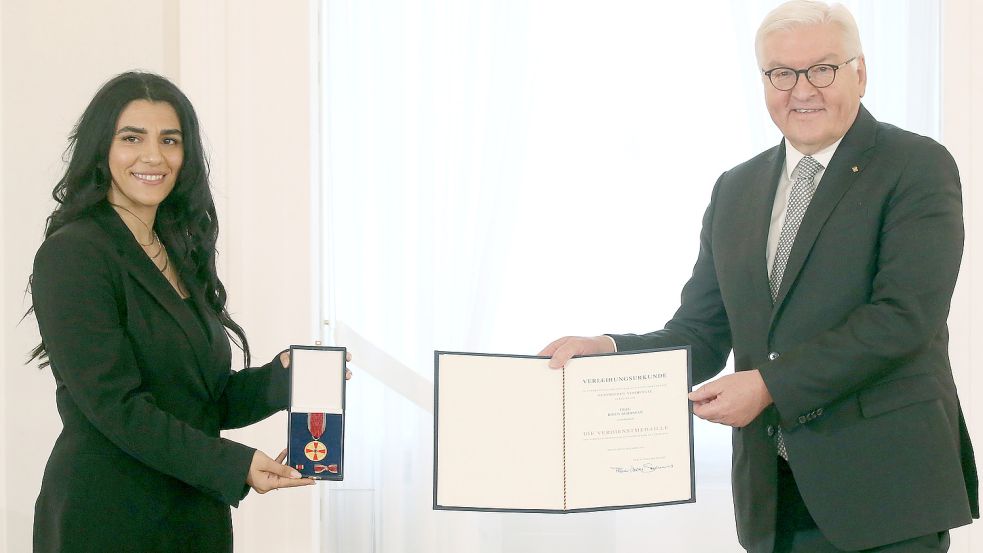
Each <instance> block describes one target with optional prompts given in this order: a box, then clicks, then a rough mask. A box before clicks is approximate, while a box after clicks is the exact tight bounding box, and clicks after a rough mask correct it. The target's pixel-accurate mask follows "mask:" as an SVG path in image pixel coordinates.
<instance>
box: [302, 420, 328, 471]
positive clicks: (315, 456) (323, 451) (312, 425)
mask: <svg viewBox="0 0 983 553" xmlns="http://www.w3.org/2000/svg"><path fill="white" fill-rule="evenodd" d="M324 426H325V417H324V413H308V414H307V429H308V430H310V431H311V437H313V438H314V441H312V442H310V443H308V444H307V445H306V446H304V455H305V456H306V457H307V458H308V459H310V460H311V461H320V460H321V459H324V458H325V457H326V456H327V455H328V448H327V447H325V445H324V444H322V443H321V442H319V441H318V439H320V438H321V434H324Z"/></svg>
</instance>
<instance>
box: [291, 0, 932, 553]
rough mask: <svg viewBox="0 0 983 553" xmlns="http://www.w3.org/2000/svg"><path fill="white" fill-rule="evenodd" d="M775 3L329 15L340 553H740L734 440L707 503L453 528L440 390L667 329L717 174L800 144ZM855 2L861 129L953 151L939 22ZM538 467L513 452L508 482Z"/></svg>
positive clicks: (535, 0)
mask: <svg viewBox="0 0 983 553" xmlns="http://www.w3.org/2000/svg"><path fill="white" fill-rule="evenodd" d="M777 3H778V2H774V1H763V0H761V1H739V0H733V1H723V0H717V1H704V2H675V3H663V2H650V1H634V2H629V1H612V2H605V3H598V2H590V3H588V2H570V1H569V0H567V1H562V0H524V1H522V0H498V1H477V0H475V1H465V0H408V1H397V0H327V1H324V2H323V3H322V4H321V5H320V8H321V10H320V11H321V13H320V16H321V17H320V29H319V32H320V40H321V45H322V50H321V56H322V57H321V63H320V72H321V75H320V84H321V89H320V91H319V93H320V111H321V116H322V121H321V133H320V137H319V138H320V144H321V158H320V163H321V166H322V174H323V182H322V197H323V198H324V205H323V206H322V217H323V220H324V221H325V222H326V226H325V233H324V236H322V237H320V238H321V243H322V248H321V251H320V253H321V258H322V261H323V267H322V270H321V272H322V274H323V277H324V278H323V281H324V286H325V289H324V290H323V293H322V297H324V298H326V302H327V303H326V304H325V305H324V306H323V309H322V311H323V312H324V313H325V314H326V318H328V319H330V320H331V321H332V322H333V324H334V325H335V328H336V329H338V330H339V335H340V336H347V337H350V339H352V340H355V337H356V336H357V338H358V340H360V341H358V342H357V343H359V344H361V346H360V349H359V348H354V347H353V353H354V354H355V356H356V360H355V366H356V369H357V375H356V378H355V379H354V380H353V381H352V383H351V385H350V387H349V398H348V408H349V418H348V427H347V445H346V447H347V450H346V451H347V455H346V466H347V470H346V480H345V482H344V483H341V484H339V485H334V486H332V487H331V489H329V490H328V491H327V493H326V494H325V495H324V496H323V497H322V507H323V508H322V518H323V522H324V524H323V527H322V530H323V532H322V544H323V550H324V551H344V552H345V553H353V552H361V551H380V552H382V551H385V552H407V553H409V552H414V553H415V552H459V551H468V552H488V553H499V552H510V553H512V552H516V553H523V552H534V551H536V552H538V551H554V550H555V551H560V550H564V551H567V552H570V553H577V552H581V551H582V552H588V551H589V552H591V553H596V552H597V551H607V552H632V551H641V550H645V551H698V552H702V551H708V552H709V551H713V552H726V551H739V550H740V549H739V546H738V545H737V538H736V535H735V531H734V523H733V511H732V507H731V503H730V481H729V479H730V431H729V429H727V428H724V427H720V426H717V425H711V424H707V423H703V422H702V421H698V422H697V424H696V430H695V432H696V436H695V439H696V468H697V502H696V503H695V504H691V505H683V506H672V507H662V508H650V509H639V510H627V511H621V512H604V513H589V514H575V515H562V516H558V515H528V514H524V515H518V514H497V513H459V512H435V511H433V510H432V509H431V504H432V488H431V485H432V452H433V417H432V409H428V407H429V404H428V402H430V401H432V395H431V396H427V394H426V392H421V390H424V389H425V388H426V386H427V385H428V384H429V382H430V381H431V380H432V374H433V350H434V349H441V350H458V351H486V352H508V353H523V354H530V353H536V352H537V351H538V350H539V349H540V348H541V347H542V346H544V345H545V344H546V343H548V342H549V341H551V340H552V339H554V338H557V337H559V336H561V335H565V334H598V333H601V332H643V331H648V330H652V329H655V328H658V327H661V325H662V324H663V322H664V321H665V320H667V319H668V318H669V317H670V316H671V314H672V312H673V311H674V310H675V308H676V306H677V302H678V297H679V290H680V287H681V286H682V284H683V283H684V282H685V279H686V278H687V276H688V275H689V272H690V270H691V268H692V264H693V262H694V261H695V257H696V251H697V238H698V232H699V224H700V219H701V216H702V213H703V210H704V208H705V207H706V203H707V201H708V200H709V193H710V190H711V187H712V185H713V183H714V181H715V180H716V178H717V176H719V174H720V173H721V172H722V171H724V170H726V169H728V168H730V167H731V166H733V165H735V164H737V163H739V162H741V161H743V160H745V159H747V158H749V157H751V156H753V155H754V154H756V153H758V152H759V151H761V150H763V149H765V148H768V147H770V146H772V145H774V144H776V143H777V142H778V140H779V139H780V135H779V133H778V132H777V130H776V129H775V128H774V126H773V125H772V123H771V121H770V119H769V118H768V115H767V112H766V110H765V108H764V103H763V101H762V92H761V86H762V84H761V81H760V78H759V76H758V73H757V71H756V65H755V60H754V55H753V38H754V32H755V30H756V27H757V25H758V23H759V22H760V20H761V18H762V17H763V16H764V14H765V13H766V12H767V11H768V10H770V9H771V8H772V7H774V6H775V5H777ZM844 3H845V4H846V5H847V6H848V7H850V8H851V10H852V11H853V13H854V15H855V16H856V18H857V20H858V23H859V25H860V28H861V37H862V39H863V41H864V51H865V54H866V56H867V66H868V70H869V80H870V84H869V86H868V90H867V96H866V98H865V100H864V103H865V105H866V106H867V108H868V109H869V110H870V111H871V112H872V113H873V114H874V115H875V117H878V118H879V119H881V120H884V121H888V122H892V123H894V124H897V125H899V126H902V127H905V128H908V129H910V130H913V131H915V132H919V133H921V134H926V135H929V136H934V137H937V136H938V134H939V132H938V129H939V106H938V103H939V102H938V98H939V92H938V86H939V63H938V60H939V47H938V42H939V31H938V27H939V14H938V11H939V8H938V2H937V1H928V0H925V1H911V2H902V1H898V2H891V3H886V2H883V1H880V2H878V1H875V0H868V1H853V2H844ZM287 138H288V137H287ZM370 361H371V362H370ZM501 405H502V409H508V408H509V401H508V398H501ZM518 458H521V455H520V454H518V452H510V451H509V449H508V444H502V463H503V466H504V467H507V468H509V469H511V470H517V471H518V470H522V467H521V465H518V464H516V463H515V462H514V461H512V459H518Z"/></svg>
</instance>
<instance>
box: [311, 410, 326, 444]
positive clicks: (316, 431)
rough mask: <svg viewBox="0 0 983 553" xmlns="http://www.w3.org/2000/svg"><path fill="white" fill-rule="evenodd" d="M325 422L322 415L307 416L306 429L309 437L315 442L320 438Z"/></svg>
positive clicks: (312, 414)
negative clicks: (308, 431) (309, 434)
mask: <svg viewBox="0 0 983 553" xmlns="http://www.w3.org/2000/svg"><path fill="white" fill-rule="evenodd" d="M326 422H327V421H325V417H324V413H308V414H307V429H308V430H310V431H311V436H313V437H314V440H315V441H316V440H318V439H320V438H321V434H324V427H325V425H326Z"/></svg>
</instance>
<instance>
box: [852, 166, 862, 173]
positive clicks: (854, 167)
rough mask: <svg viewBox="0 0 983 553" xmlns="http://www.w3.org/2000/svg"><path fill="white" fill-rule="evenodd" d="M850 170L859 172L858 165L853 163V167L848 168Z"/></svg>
mask: <svg viewBox="0 0 983 553" xmlns="http://www.w3.org/2000/svg"><path fill="white" fill-rule="evenodd" d="M850 170H851V171H853V172H854V173H859V172H860V167H857V166H856V165H854V166H853V167H851V168H850Z"/></svg>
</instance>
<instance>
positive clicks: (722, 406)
mask: <svg viewBox="0 0 983 553" xmlns="http://www.w3.org/2000/svg"><path fill="white" fill-rule="evenodd" d="M689 399H690V401H692V402H693V414H694V415H696V416H697V417H700V418H701V419H704V420H708V421H710V422H716V423H720V424H726V425H727V426H733V427H735V428H742V427H744V426H747V425H748V424H750V423H751V421H753V420H754V418H755V417H757V416H758V415H760V414H761V412H762V411H764V409H765V407H768V406H769V405H771V403H772V399H771V393H770V392H768V387H767V386H765V381H764V380H762V379H761V373H759V372H758V370H757V369H754V370H750V371H740V372H737V373H734V374H729V375H727V376H725V377H723V378H719V379H717V380H714V381H713V382H707V383H706V384H704V385H703V386H700V388H699V389H698V390H695V391H693V392H691V393H690V394H689Z"/></svg>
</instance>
